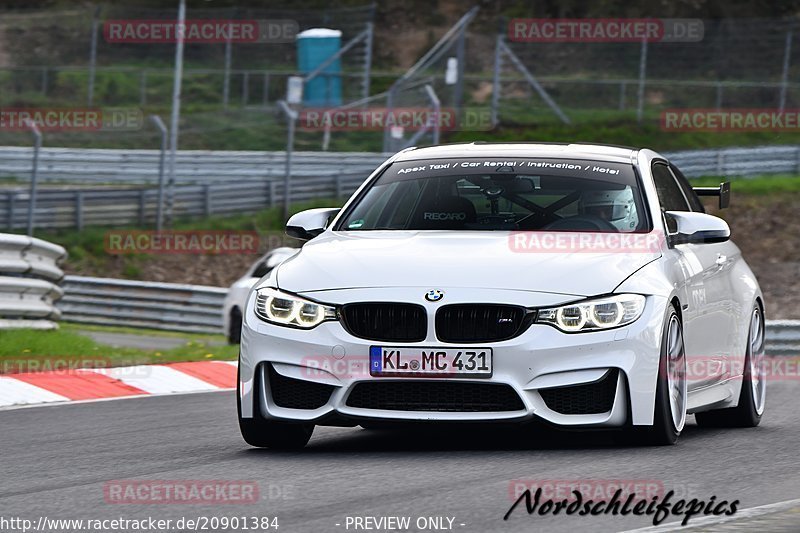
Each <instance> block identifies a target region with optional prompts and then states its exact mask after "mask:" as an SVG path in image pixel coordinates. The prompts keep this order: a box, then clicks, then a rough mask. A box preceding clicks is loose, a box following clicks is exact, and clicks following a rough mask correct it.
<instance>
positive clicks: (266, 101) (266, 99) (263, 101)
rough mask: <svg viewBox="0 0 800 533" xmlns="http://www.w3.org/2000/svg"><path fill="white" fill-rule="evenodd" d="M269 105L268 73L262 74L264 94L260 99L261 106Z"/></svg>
mask: <svg viewBox="0 0 800 533" xmlns="http://www.w3.org/2000/svg"><path fill="white" fill-rule="evenodd" d="M267 104H269V72H265V73H264V94H263V96H262V99H261V105H262V106H264V107H267Z"/></svg>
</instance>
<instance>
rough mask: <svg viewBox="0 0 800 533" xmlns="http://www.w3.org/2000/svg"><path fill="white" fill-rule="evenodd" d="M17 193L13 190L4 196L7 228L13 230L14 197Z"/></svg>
mask: <svg viewBox="0 0 800 533" xmlns="http://www.w3.org/2000/svg"><path fill="white" fill-rule="evenodd" d="M16 196H17V193H15V192H14V191H11V192H8V193H6V198H7V199H8V230H9V231H14V199H15V198H16Z"/></svg>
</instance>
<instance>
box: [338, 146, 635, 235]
mask: <svg viewBox="0 0 800 533" xmlns="http://www.w3.org/2000/svg"><path fill="white" fill-rule="evenodd" d="M643 205H644V204H643V202H642V196H641V193H640V189H639V187H638V183H637V180H636V175H635V173H634V171H633V167H632V166H631V165H625V164H618V163H608V162H596V161H583V160H556V159H543V158H537V159H519V158H514V159H513V160H501V159H477V158H459V159H436V160H428V161H410V162H402V163H395V164H393V165H392V166H391V167H389V168H388V169H387V170H386V171H385V172H384V174H383V175H382V176H381V177H380V178H379V179H378V180H377V181H375V182H374V183H373V185H372V186H371V187H370V188H369V189H368V190H367V191H366V192H365V193H363V194H362V195H361V196H360V198H358V199H357V201H356V203H355V204H354V205H353V206H351V208H350V209H349V210H348V212H347V213H346V214H345V216H344V218H343V219H342V222H341V223H340V224H339V226H338V227H337V229H338V230H341V231H364V230H523V231H525V230H533V231H535V230H551V231H590V232H633V231H648V230H649V222H648V219H647V216H646V215H645V210H644V208H643Z"/></svg>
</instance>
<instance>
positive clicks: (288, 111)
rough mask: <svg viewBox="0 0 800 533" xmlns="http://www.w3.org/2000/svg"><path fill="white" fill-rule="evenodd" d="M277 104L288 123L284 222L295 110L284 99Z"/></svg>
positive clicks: (287, 202) (285, 208) (289, 188)
mask: <svg viewBox="0 0 800 533" xmlns="http://www.w3.org/2000/svg"><path fill="white" fill-rule="evenodd" d="M278 105H279V106H280V108H281V111H283V114H284V115H286V119H287V121H288V123H289V124H288V126H289V127H288V131H287V132H286V170H285V176H284V178H283V220H284V222H285V221H286V220H288V219H289V203H290V202H291V187H292V179H291V176H292V151H293V150H294V123H295V120H297V112H296V111H295V110H294V109H292V108H291V107H289V105H288V104H287V103H286V102H285V101H284V100H281V101H279V102H278Z"/></svg>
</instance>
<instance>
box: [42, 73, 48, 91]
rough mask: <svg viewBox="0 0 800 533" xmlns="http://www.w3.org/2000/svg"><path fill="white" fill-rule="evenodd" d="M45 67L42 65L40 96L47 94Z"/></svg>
mask: <svg viewBox="0 0 800 533" xmlns="http://www.w3.org/2000/svg"><path fill="white" fill-rule="evenodd" d="M47 78H48V76H47V67H42V96H47V85H48V81H49V80H48V79H47Z"/></svg>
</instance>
